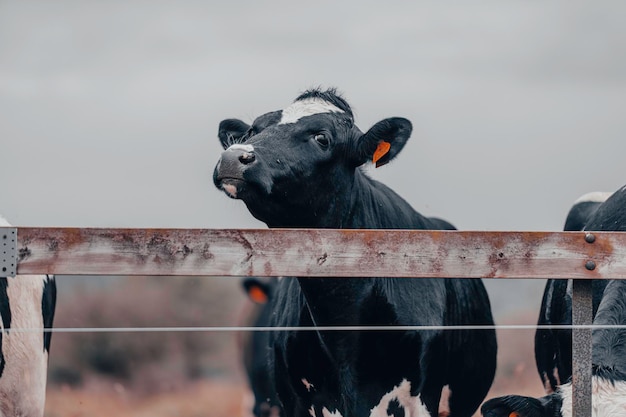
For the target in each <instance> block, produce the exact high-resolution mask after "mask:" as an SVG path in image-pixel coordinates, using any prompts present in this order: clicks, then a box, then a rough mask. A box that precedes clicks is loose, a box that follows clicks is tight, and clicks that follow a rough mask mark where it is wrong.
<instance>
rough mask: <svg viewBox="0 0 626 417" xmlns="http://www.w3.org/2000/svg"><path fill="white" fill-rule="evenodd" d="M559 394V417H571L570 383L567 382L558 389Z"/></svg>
mask: <svg viewBox="0 0 626 417" xmlns="http://www.w3.org/2000/svg"><path fill="white" fill-rule="evenodd" d="M558 390H559V392H560V393H561V401H562V403H561V415H562V416H563V417H572V383H571V382H568V383H567V384H565V385H561V386H560V387H559V388H558Z"/></svg>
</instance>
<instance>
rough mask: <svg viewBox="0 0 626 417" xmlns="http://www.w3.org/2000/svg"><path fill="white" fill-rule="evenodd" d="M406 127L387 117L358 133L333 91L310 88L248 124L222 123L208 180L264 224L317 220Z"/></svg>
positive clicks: (396, 143)
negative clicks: (218, 155)
mask: <svg viewBox="0 0 626 417" xmlns="http://www.w3.org/2000/svg"><path fill="white" fill-rule="evenodd" d="M411 130H412V127H411V123H410V122H409V121H408V120H407V119H403V118H389V119H384V120H382V121H380V122H378V123H376V124H375V125H374V126H373V127H371V128H370V129H369V130H368V131H367V132H366V133H363V132H361V131H360V130H359V129H358V128H357V127H356V126H355V124H354V118H353V114H352V110H351V109H350V106H349V105H348V103H347V102H346V101H345V100H344V99H343V98H342V97H340V96H339V95H338V94H337V93H336V91H335V90H334V89H331V90H327V91H321V90H310V91H307V92H305V93H303V94H302V95H300V96H299V97H298V98H297V99H296V100H295V101H294V102H293V103H292V104H291V105H290V106H288V107H287V108H285V109H283V110H278V111H273V112H270V113H266V114H264V115H262V116H260V117H258V118H257V119H256V120H254V122H253V123H252V125H248V124H246V123H244V122H242V121H240V120H236V119H227V120H224V121H222V122H221V123H220V126H219V134H218V136H219V139H220V142H221V143H222V146H223V147H224V149H225V151H224V152H223V153H222V155H221V158H220V160H219V161H218V163H217V166H216V167H215V171H214V174H213V180H214V183H215V185H216V186H217V187H218V188H219V189H221V190H223V191H224V192H225V193H226V194H227V195H228V196H230V197H232V198H237V199H241V200H243V201H244V202H245V203H246V205H247V206H248V209H249V210H250V212H251V213H252V214H253V215H254V216H255V217H256V218H257V219H259V220H261V221H263V222H265V223H267V224H268V225H269V226H271V227H281V226H282V227H289V226H291V227H307V226H320V224H319V223H318V222H317V220H319V218H320V217H323V214H324V213H327V212H329V211H336V210H340V209H341V208H340V207H339V206H340V205H341V204H343V203H344V202H345V201H349V200H350V195H351V191H352V190H351V187H352V184H353V182H354V175H355V171H356V170H357V169H358V167H359V166H361V165H362V164H364V163H365V162H367V161H370V160H373V161H375V163H376V164H377V166H381V165H384V164H386V163H388V162H389V161H391V160H392V159H393V158H395V157H396V155H397V154H398V153H399V152H400V151H401V150H402V148H403V147H404V144H405V143H406V141H407V140H408V138H409V136H410V134H411Z"/></svg>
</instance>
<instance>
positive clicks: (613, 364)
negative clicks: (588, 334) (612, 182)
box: [482, 187, 626, 417]
mask: <svg viewBox="0 0 626 417" xmlns="http://www.w3.org/2000/svg"><path fill="white" fill-rule="evenodd" d="M565 230H566V231H575V230H586V231H626V187H622V188H621V189H620V190H618V191H617V192H615V193H614V194H611V193H591V194H587V195H585V196H583V197H581V198H580V199H579V200H578V201H576V203H574V206H573V207H572V209H571V210H570V212H569V215H568V217H567V221H566V223H565ZM592 285H593V286H592V292H593V324H594V325H595V326H602V325H616V324H620V325H626V281H624V280H594V281H593V284H592ZM539 324H540V325H551V324H553V325H571V324H572V281H571V280H548V282H547V284H546V289H545V292H544V295H543V301H542V305H541V312H540V315H539ZM535 357H536V360H537V369H538V371H539V375H540V376H541V378H542V381H543V383H544V386H545V389H546V393H547V394H548V395H546V396H545V397H542V398H538V399H537V398H531V397H524V396H520V395H507V396H504V397H499V398H494V399H491V400H489V401H487V402H485V404H484V405H483V406H482V413H483V415H484V417H510V416H514V417H555V416H559V417H569V416H571V415H572V383H571V378H572V331H571V330H563V329H538V330H537V333H536V335H535ZM592 413H593V414H592V415H593V417H618V416H626V330H624V329H608V328H598V329H594V330H593V333H592Z"/></svg>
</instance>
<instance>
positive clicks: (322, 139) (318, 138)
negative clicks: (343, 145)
mask: <svg viewBox="0 0 626 417" xmlns="http://www.w3.org/2000/svg"><path fill="white" fill-rule="evenodd" d="M313 139H315V142H317V143H318V145H320V146H321V147H322V148H328V145H329V144H330V140H329V139H328V137H327V136H326V135H324V134H323V133H318V134H316V135H315V136H314V137H313Z"/></svg>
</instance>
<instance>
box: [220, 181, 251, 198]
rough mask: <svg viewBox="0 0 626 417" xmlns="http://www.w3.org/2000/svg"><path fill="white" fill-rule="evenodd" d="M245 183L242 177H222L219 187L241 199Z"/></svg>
mask: <svg viewBox="0 0 626 417" xmlns="http://www.w3.org/2000/svg"><path fill="white" fill-rule="evenodd" d="M244 185H245V181H244V180H242V179H241V178H221V179H220V180H219V185H218V188H219V189H221V190H222V191H224V193H226V195H227V196H229V197H230V198H234V199H239V198H240V197H239V193H241V191H242V190H243V187H244Z"/></svg>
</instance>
